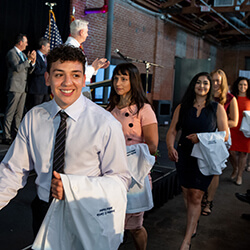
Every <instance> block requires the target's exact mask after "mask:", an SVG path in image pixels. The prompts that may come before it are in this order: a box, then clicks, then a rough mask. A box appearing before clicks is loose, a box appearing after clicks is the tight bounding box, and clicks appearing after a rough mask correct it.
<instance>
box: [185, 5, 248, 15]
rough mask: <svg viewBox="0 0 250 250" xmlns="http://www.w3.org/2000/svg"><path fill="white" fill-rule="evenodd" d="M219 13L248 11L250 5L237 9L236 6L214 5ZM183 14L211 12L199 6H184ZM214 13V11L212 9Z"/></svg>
mask: <svg viewBox="0 0 250 250" xmlns="http://www.w3.org/2000/svg"><path fill="white" fill-rule="evenodd" d="M212 8H213V9H214V10H215V11H216V12H218V13H227V12H248V11H250V5H246V6H245V7H244V8H240V9H239V10H235V7H212ZM181 13H182V14H200V13H209V12H201V8H200V6H199V7H183V8H182V12H181ZM210 13H213V11H210Z"/></svg>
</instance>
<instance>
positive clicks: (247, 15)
mask: <svg viewBox="0 0 250 250" xmlns="http://www.w3.org/2000/svg"><path fill="white" fill-rule="evenodd" d="M249 15H250V12H248V13H246V15H245V16H244V17H243V18H242V19H241V21H242V22H244V21H245V20H246V19H247V18H248V17H249Z"/></svg>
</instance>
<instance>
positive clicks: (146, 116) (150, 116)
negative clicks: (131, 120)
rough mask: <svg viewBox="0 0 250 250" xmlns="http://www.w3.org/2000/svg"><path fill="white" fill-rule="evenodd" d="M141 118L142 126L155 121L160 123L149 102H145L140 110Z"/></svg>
mask: <svg viewBox="0 0 250 250" xmlns="http://www.w3.org/2000/svg"><path fill="white" fill-rule="evenodd" d="M140 120H141V126H142V127H143V126H147V125H150V124H153V123H158V122H157V119H156V115H155V112H154V111H153V109H152V108H151V106H150V105H149V104H144V106H143V108H142V109H141V110H140Z"/></svg>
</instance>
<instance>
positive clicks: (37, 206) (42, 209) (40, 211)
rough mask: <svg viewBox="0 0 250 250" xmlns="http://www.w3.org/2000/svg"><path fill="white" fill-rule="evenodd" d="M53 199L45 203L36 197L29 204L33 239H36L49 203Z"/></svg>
mask: <svg viewBox="0 0 250 250" xmlns="http://www.w3.org/2000/svg"><path fill="white" fill-rule="evenodd" d="M52 200H53V199H51V200H50V202H45V201H42V200H40V199H39V197H38V196H36V197H35V199H34V200H33V201H32V203H31V209H32V218H33V222H32V228H33V233H34V238H35V237H36V235H37V233H38V231H39V229H40V226H41V225H42V222H43V219H44V217H45V215H46V213H47V211H48V209H49V206H50V203H51V201H52Z"/></svg>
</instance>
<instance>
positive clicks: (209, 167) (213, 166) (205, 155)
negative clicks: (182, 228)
mask: <svg viewBox="0 0 250 250" xmlns="http://www.w3.org/2000/svg"><path fill="white" fill-rule="evenodd" d="M197 136H198V138H199V143H196V144H194V147H193V150H192V153H191V156H193V157H196V158H198V159H197V162H198V166H199V169H200V171H201V173H202V174H204V175H220V174H222V170H223V169H224V168H226V161H227V158H228V157H229V153H228V150H227V148H226V146H225V142H224V139H225V136H226V132H225V131H219V132H212V133H198V134H197Z"/></svg>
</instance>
